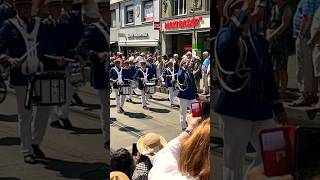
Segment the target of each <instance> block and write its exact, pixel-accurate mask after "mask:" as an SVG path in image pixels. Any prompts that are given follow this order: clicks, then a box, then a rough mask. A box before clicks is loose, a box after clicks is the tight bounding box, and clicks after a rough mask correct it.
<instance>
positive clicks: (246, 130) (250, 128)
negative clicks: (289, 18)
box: [215, 0, 287, 180]
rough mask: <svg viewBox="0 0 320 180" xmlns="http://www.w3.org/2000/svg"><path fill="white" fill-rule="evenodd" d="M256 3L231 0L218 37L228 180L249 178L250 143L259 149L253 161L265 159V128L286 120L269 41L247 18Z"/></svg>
mask: <svg viewBox="0 0 320 180" xmlns="http://www.w3.org/2000/svg"><path fill="white" fill-rule="evenodd" d="M252 3H253V1H251V0H237V1H234V0H228V1H227V3H226V5H225V8H224V9H225V10H226V11H224V12H225V17H227V18H228V19H229V22H228V24H227V25H226V26H225V27H224V28H222V29H221V30H220V31H219V34H218V35H217V39H216V46H215V47H216V49H215V54H216V56H215V65H216V66H217V68H216V69H217V71H216V74H217V78H218V79H219V83H220V84H221V86H222V87H223V88H221V91H220V94H219V96H218V99H217V101H216V104H215V112H217V113H219V114H220V115H221V118H222V120H223V123H224V130H223V131H224V135H223V140H224V150H223V151H224V152H223V162H224V163H223V171H224V172H223V179H225V180H238V179H243V178H244V171H243V165H244V159H245V154H246V150H247V145H248V143H249V142H251V144H252V145H253V147H254V149H255V150H256V152H257V155H256V157H255V159H254V161H253V162H252V164H251V166H252V167H253V166H258V165H259V164H261V163H262V162H261V159H262V158H261V150H260V143H259V134H260V132H261V131H262V130H263V129H268V128H273V127H275V126H276V125H275V120H276V121H278V122H280V123H286V122H287V118H286V113H285V109H284V107H283V105H282V102H281V101H280V98H279V92H278V88H277V85H276V83H275V79H274V75H273V68H272V63H271V61H270V56H269V52H268V42H267V40H266V39H265V37H263V36H261V35H259V34H257V33H254V32H253V31H251V29H250V27H251V26H252V21H250V20H248V17H249V16H250V11H251V8H250V7H252ZM231 51H232V53H230V52H231ZM239 64H240V66H239ZM226 72H227V73H226ZM273 118H274V119H275V120H274V119H273ZM249 168H250V167H249ZM249 168H248V169H249Z"/></svg>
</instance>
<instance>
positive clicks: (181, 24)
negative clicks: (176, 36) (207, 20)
mask: <svg viewBox="0 0 320 180" xmlns="http://www.w3.org/2000/svg"><path fill="white" fill-rule="evenodd" d="M201 20H202V16H197V17H195V18H192V19H184V20H178V21H170V22H165V23H164V28H165V29H180V28H187V27H196V26H199V24H200V21H201Z"/></svg>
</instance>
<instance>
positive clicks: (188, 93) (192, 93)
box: [177, 68, 198, 100]
mask: <svg viewBox="0 0 320 180" xmlns="http://www.w3.org/2000/svg"><path fill="white" fill-rule="evenodd" d="M185 74H186V75H187V83H188V88H187V87H184V86H181V87H182V88H187V89H186V90H185V91H181V90H179V92H178V96H177V97H178V98H181V99H187V100H193V99H196V98H197V97H198V95H197V87H196V81H195V79H194V75H193V74H192V72H189V71H187V70H185V69H183V68H180V69H179V71H178V83H179V84H183V83H184V81H185Z"/></svg>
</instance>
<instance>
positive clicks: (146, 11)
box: [143, 1, 154, 22]
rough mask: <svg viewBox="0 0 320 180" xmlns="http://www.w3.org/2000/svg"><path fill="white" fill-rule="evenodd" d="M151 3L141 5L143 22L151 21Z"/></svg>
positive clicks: (146, 2)
mask: <svg viewBox="0 0 320 180" xmlns="http://www.w3.org/2000/svg"><path fill="white" fill-rule="evenodd" d="M153 18H154V17H153V1H145V2H144V3H143V21H146V22H149V21H153Z"/></svg>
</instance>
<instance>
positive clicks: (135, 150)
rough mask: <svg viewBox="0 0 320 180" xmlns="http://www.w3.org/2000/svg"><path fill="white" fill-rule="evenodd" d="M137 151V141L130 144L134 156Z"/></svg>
mask: <svg viewBox="0 0 320 180" xmlns="http://www.w3.org/2000/svg"><path fill="white" fill-rule="evenodd" d="M137 153H138V148H137V143H133V144H132V156H136V155H137Z"/></svg>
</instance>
